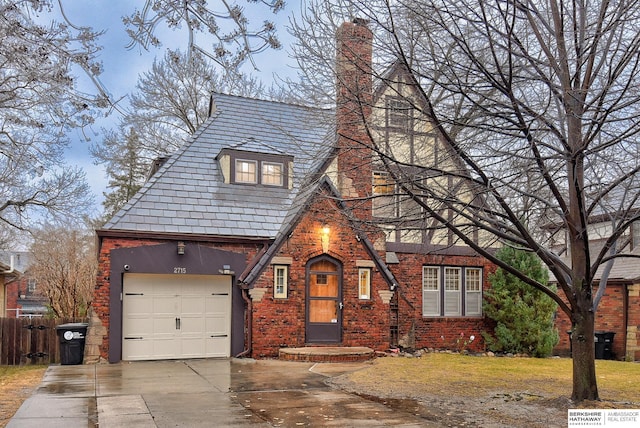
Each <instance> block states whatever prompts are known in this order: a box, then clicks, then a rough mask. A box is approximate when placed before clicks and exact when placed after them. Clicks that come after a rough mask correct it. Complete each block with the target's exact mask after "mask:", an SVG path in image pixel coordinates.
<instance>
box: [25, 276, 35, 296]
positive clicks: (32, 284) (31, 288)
mask: <svg viewBox="0 0 640 428" xmlns="http://www.w3.org/2000/svg"><path fill="white" fill-rule="evenodd" d="M35 291H36V280H35V279H33V278H29V280H28V281H27V292H29V293H35Z"/></svg>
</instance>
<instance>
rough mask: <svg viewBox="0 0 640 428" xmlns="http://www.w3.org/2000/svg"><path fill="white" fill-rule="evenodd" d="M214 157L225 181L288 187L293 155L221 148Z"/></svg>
mask: <svg viewBox="0 0 640 428" xmlns="http://www.w3.org/2000/svg"><path fill="white" fill-rule="evenodd" d="M216 159H217V160H218V161H219V165H220V170H221V172H222V174H223V177H224V182H225V183H233V184H253V185H258V186H269V187H285V188H286V187H290V183H289V180H290V177H289V176H290V173H291V167H292V166H293V156H287V155H281V154H273V153H256V152H249V151H240V150H231V149H223V150H222V151H221V152H220V154H219V155H218V156H217V157H216Z"/></svg>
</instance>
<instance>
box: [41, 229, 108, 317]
mask: <svg viewBox="0 0 640 428" xmlns="http://www.w3.org/2000/svg"><path fill="white" fill-rule="evenodd" d="M94 251H95V250H94V237H93V234H92V233H91V232H88V231H86V230H73V229H70V228H63V227H50V226H49V227H45V228H43V229H41V230H39V231H38V232H37V233H35V234H34V243H33V245H32V246H31V254H32V257H33V258H32V262H31V266H32V267H31V270H30V274H31V275H32V277H33V279H35V280H36V281H37V283H38V290H39V292H40V293H42V294H43V295H44V296H45V297H46V298H47V299H48V301H49V302H48V306H49V309H50V311H51V313H52V314H53V315H54V316H55V317H57V318H59V317H80V316H84V315H86V311H87V309H88V308H89V304H90V303H91V298H92V296H93V285H94V283H95V278H96V274H97V260H96V258H95V253H94Z"/></svg>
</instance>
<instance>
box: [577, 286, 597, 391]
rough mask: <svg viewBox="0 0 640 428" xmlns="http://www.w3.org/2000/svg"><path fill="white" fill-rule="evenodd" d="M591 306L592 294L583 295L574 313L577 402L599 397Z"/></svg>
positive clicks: (593, 317) (593, 318)
mask: <svg viewBox="0 0 640 428" xmlns="http://www.w3.org/2000/svg"><path fill="white" fill-rule="evenodd" d="M591 308H592V307H591V298H590V295H589V296H583V297H582V298H579V299H578V301H577V303H576V308H575V309H574V313H573V330H572V334H571V347H572V356H573V393H572V394H571V399H572V400H573V401H575V402H580V401H583V400H598V399H599V396H598V385H597V379H596V364H595V340H594V339H595V331H594V330H595V327H594V325H595V324H594V320H595V316H594V313H593V311H592V310H591Z"/></svg>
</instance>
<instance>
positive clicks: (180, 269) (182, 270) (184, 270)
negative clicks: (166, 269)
mask: <svg viewBox="0 0 640 428" xmlns="http://www.w3.org/2000/svg"><path fill="white" fill-rule="evenodd" d="M173 273H187V268H186V267H177V266H176V267H174V268H173Z"/></svg>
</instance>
